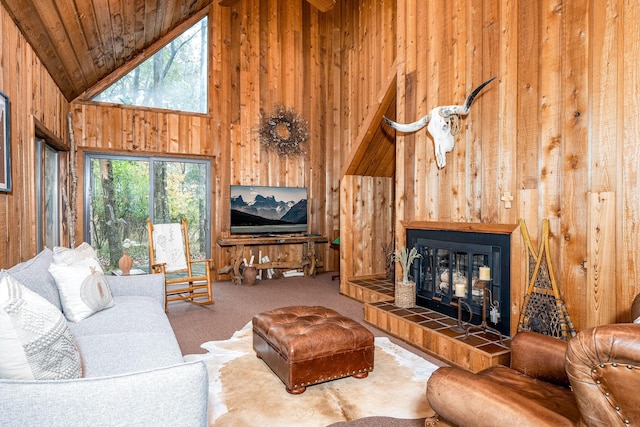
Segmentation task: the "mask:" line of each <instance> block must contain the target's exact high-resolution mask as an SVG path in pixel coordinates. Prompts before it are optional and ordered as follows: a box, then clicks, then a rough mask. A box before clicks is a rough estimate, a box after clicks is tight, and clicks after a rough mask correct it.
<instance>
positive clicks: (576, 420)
mask: <svg viewBox="0 0 640 427" xmlns="http://www.w3.org/2000/svg"><path fill="white" fill-rule="evenodd" d="M631 315H632V318H634V319H635V318H637V317H638V316H640V296H637V297H636V299H635V300H634V304H633V306H632V310H631ZM639 391H640V324H632V323H619V324H612V325H602V326H597V327H594V328H590V329H586V330H584V331H581V332H580V333H578V335H577V336H576V337H574V338H572V339H570V340H569V342H568V343H567V342H565V341H561V340H559V339H555V338H551V337H548V336H545V335H540V334H536V333H533V332H520V333H518V334H516V335H515V336H514V338H513V340H512V346H511V367H506V366H494V367H491V368H488V369H486V370H484V371H481V372H479V373H477V374H473V373H470V372H467V371H464V370H462V369H458V368H452V367H445V368H440V369H438V370H437V371H435V372H434V373H433V375H432V376H431V378H429V381H428V383H427V399H428V400H429V404H430V405H431V407H432V408H433V409H434V410H435V411H436V413H437V414H438V415H439V417H440V424H439V425H460V426H466V425H469V426H471V425H472V426H496V425H518V426H552V425H553V426H563V425H566V426H613V425H621V426H622V425H637V424H639V423H640V393H639ZM458 402H460V404H459V403H458ZM435 421H436V417H434V418H433V419H431V420H429V419H428V420H427V423H430V422H431V423H433V422H435Z"/></svg>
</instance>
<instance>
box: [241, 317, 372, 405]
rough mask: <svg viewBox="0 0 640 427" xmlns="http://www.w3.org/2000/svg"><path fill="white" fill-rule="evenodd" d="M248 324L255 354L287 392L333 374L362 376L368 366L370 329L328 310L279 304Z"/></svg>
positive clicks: (297, 389) (325, 379)
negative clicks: (274, 374)
mask: <svg viewBox="0 0 640 427" xmlns="http://www.w3.org/2000/svg"><path fill="white" fill-rule="evenodd" d="M252 323H253V348H254V350H255V352H256V355H257V356H258V357H259V358H261V359H262V360H264V361H265V363H266V364H267V365H268V366H269V367H270V368H271V369H272V370H273V372H275V373H276V375H278V377H279V378H280V379H281V380H282V382H283V383H284V384H285V386H286V389H287V391H288V392H289V393H292V394H300V393H303V392H304V391H305V389H306V386H308V385H313V384H318V383H321V382H324V381H329V380H334V379H337V378H342V377H347V376H354V377H356V378H364V377H366V376H367V375H368V374H369V372H370V371H372V370H373V362H374V360H373V359H374V352H375V347H374V339H373V334H372V333H371V332H370V331H369V330H368V329H366V328H365V327H364V326H362V325H360V324H359V323H358V322H356V321H355V320H353V319H350V318H348V317H345V316H342V315H341V314H340V313H338V312H336V311H334V310H331V309H328V308H325V307H320V306H293V307H283V308H278V309H275V310H271V311H267V312H264V313H260V314H257V315H256V316H254V318H253V321H252Z"/></svg>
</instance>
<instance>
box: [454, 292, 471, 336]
mask: <svg viewBox="0 0 640 427" xmlns="http://www.w3.org/2000/svg"><path fill="white" fill-rule="evenodd" d="M457 298H458V303H457V305H458V324H457V325H456V326H453V327H451V330H452V331H454V332H460V333H462V332H464V333H465V335H464V337H465V339H466V338H467V336H468V335H469V333H468V332H467V328H468V326H467V327H465V326H464V323H463V322H462V305H463V304H464V305H466V306H467V310H468V311H469V320H468V321H469V322H471V319H473V311H471V306H470V305H469V303H468V302H466V301H465V300H464V299H462V298H463V297H457Z"/></svg>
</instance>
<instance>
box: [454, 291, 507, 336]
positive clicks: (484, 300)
mask: <svg viewBox="0 0 640 427" xmlns="http://www.w3.org/2000/svg"><path fill="white" fill-rule="evenodd" d="M487 283H488V282H487V281H486V280H479V281H478V285H479V287H480V289H481V290H482V323H481V324H480V326H473V325H468V326H467V328H466V331H465V335H464V337H465V339H466V338H467V337H468V336H469V331H470V330H471V329H474V328H476V329H481V330H482V331H484V332H486V331H489V332H492V333H494V334H496V335H497V336H498V337H500V344H503V342H502V333H501V332H500V331H499V330H497V329H494V328H492V327H491V326H489V325H488V324H487V292H488V293H489V295H488V296H489V300H491V307H492V308H497V306H498V302H497V301H493V297H492V294H491V289H487ZM459 310H460V308H459V307H458V311H459ZM458 317H460V316H459V315H458Z"/></svg>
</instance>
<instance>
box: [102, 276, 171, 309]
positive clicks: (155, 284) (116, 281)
mask: <svg viewBox="0 0 640 427" xmlns="http://www.w3.org/2000/svg"><path fill="white" fill-rule="evenodd" d="M105 277H106V279H107V283H108V284H109V289H110V290H111V294H112V295H113V296H114V297H116V296H132V295H135V296H148V297H151V298H154V299H156V300H158V301H159V302H160V303H161V304H162V306H163V307H164V299H165V291H164V274H137V275H134V276H105Z"/></svg>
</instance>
